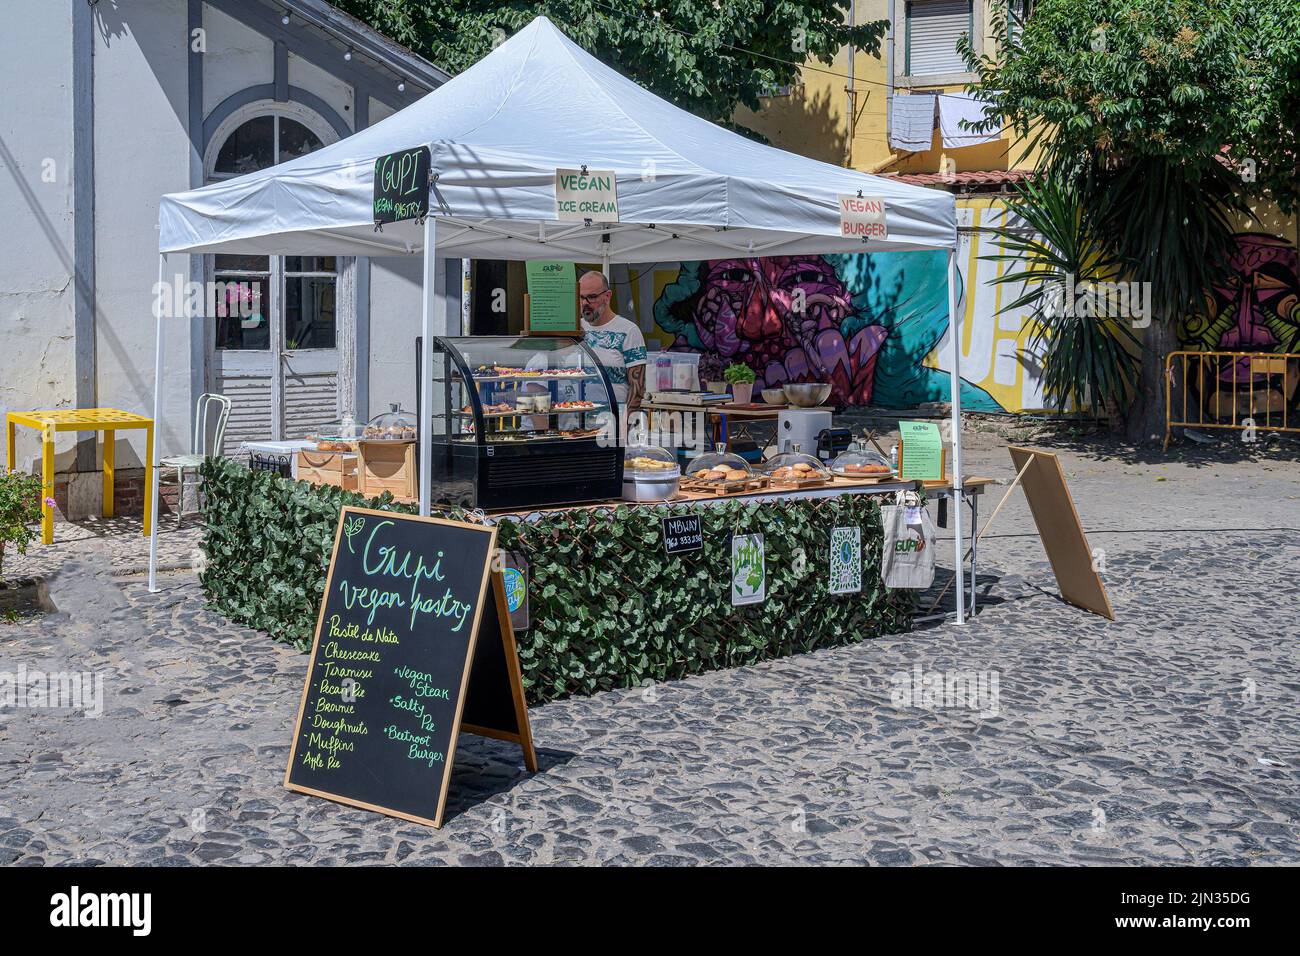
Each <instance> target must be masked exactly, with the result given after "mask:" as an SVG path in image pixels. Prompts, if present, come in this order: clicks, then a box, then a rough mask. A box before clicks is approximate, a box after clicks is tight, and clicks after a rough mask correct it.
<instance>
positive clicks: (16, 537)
mask: <svg viewBox="0 0 1300 956" xmlns="http://www.w3.org/2000/svg"><path fill="white" fill-rule="evenodd" d="M48 504H49V505H50V507H53V506H54V502H53V500H51V501H49V502H48ZM40 520H41V480H40V479H39V478H35V477H33V476H32V475H24V474H22V473H20V472H17V471H11V472H8V473H7V474H6V473H0V573H3V572H4V559H5V546H6V545H8V544H11V543H12V544H13V546H14V550H15V551H17V552H18V553H19V554H26V553H27V545H29V544H30V543H31V542H32V541H34V540H36V529H35V527H34V526H35V524H36V523H37V522H39V521H40Z"/></svg>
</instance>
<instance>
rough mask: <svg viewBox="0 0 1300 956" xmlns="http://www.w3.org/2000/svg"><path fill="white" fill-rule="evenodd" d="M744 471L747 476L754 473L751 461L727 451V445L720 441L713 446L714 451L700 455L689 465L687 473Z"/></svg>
mask: <svg viewBox="0 0 1300 956" xmlns="http://www.w3.org/2000/svg"><path fill="white" fill-rule="evenodd" d="M718 470H722V471H743V472H744V473H745V476H746V477H750V476H752V475H753V474H754V470H753V469H752V468H750V467H749V462H747V461H745V459H743V458H741V457H740V456H739V455H734V454H732V453H731V452H729V451H727V446H726V444H725V443H723V442H718V443H717V444H716V445H714V446H713V451H711V452H707V453H706V454H703V455H699V456H698V457H696V458H695V460H693V461H692V462H691V463H690V464H689V465H688V466H687V467H686V475H687V477H690V476H691V475H696V474H700V473H702V472H706V471H718Z"/></svg>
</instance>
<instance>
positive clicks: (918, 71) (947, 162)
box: [736, 0, 1032, 174]
mask: <svg viewBox="0 0 1300 956" xmlns="http://www.w3.org/2000/svg"><path fill="white" fill-rule="evenodd" d="M992 14H993V10H992V4H991V3H989V2H987V0H855V2H854V4H853V13H852V16H853V18H854V22H855V23H867V22H873V21H876V20H888V21H890V27H889V32H888V33H887V34H886V36H885V38H884V40H883V41H882V43H881V49H880V53H879V54H878V55H875V56H871V55H868V54H866V53H864V52H860V51H852V52H851V51H850V50H849V49H847V48H845V49H842V50H841V51H840V52H839V54H838V55H837V56H836V58H835V61H834V63H832V64H830V65H827V64H824V63H821V62H820V61H817V60H810V61H808V62H807V63H805V65H804V66H803V68H802V70H801V77H800V80H799V82H798V83H796V84H795V85H793V86H792V87H791V88H790V89H789V90H788V91H787V90H782V91H781V92H780V94H779V95H775V96H770V97H765V98H764V100H763V105H762V108H761V109H760V110H758V111H757V112H755V111H752V110H741V111H740V112H739V113H738V114H737V116H736V121H737V122H738V123H740V124H741V125H744V126H747V127H749V128H750V129H753V130H756V131H757V132H759V133H762V134H763V135H764V136H766V137H767V138H768V139H769V140H770V141H771V142H772V143H773V145H776V146H779V147H781V148H782V149H789V150H791V151H793V152H798V153H802V154H804V155H806V156H811V157H813V158H815V159H820V160H822V161H824V162H828V163H834V164H836V165H838V166H849V167H852V168H853V169H858V170H861V171H863V172H870V173H886V172H889V173H899V174H912V173H942V172H948V173H962V172H971V171H990V170H1013V169H1025V168H1029V167H1030V166H1032V162H1031V160H1030V159H1029V158H1027V157H1025V156H1023V155H1022V154H1023V153H1024V143H1023V140H1021V139H1019V138H1018V137H1016V136H1014V135H1013V134H1011V133H1009V132H1006V131H1004V132H1003V135H1002V137H1001V138H999V139H997V140H995V141H993V142H990V143H983V144H980V145H975V146H964V147H957V148H952V149H948V148H945V147H944V145H943V142H942V139H941V137H940V133H939V130H938V129H937V128H936V129H935V130H934V131H933V134H932V137H931V141H930V144H929V147H928V148H926V149H920V150H914V151H913V150H900V149H892V148H891V147H890V144H889V129H890V120H891V106H892V103H891V100H892V99H893V98H894V97H896V96H907V95H910V94H914V93H959V92H962V91H964V90H965V89H966V85H967V83H970V82H973V81H974V80H975V76H974V74H971V73H967V72H965V71H963V70H956V69H952V66H954V65H955V64H953V63H952V62H951V61H952V60H954V59H955V53H954V54H951V55H948V54H947V53H946V50H941V51H939V54H940V55H938V56H935V55H934V54H935V50H934V46H933V44H934V43H935V42H938V43H940V44H942V43H944V39H945V37H951V36H952V35H953V31H954V30H955V31H959V32H966V30H967V29H969V30H970V31H972V32H971V35H973V36H975V37H977V38H978V39H977V41H976V49H977V50H978V51H986V52H987V51H990V50H992V49H993V45H994V44H995V43H996V42H998V39H999V38H997V37H995V36H994V33H993V29H992ZM954 17H955V19H954ZM963 17H964V20H965V24H966V27H965V29H963V27H962V23H961V20H962V18H963ZM943 20H946V23H947V25H948V27H949V30H948V32H947V34H941V33H935V34H933V37H931V35H929V31H930V29H931V27H932V26H933V25H934V23H935V22H936V21H943ZM923 34H925V35H924V36H923ZM923 43H930V44H931V46H930V47H928V48H927V49H925V50H921V49H920V47H921V46H922V44H923ZM923 54H925V55H923ZM798 55H799V54H798V53H797V51H796V52H792V54H791V56H792V58H797V57H798Z"/></svg>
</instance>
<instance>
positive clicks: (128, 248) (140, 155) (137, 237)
mask: <svg viewBox="0 0 1300 956" xmlns="http://www.w3.org/2000/svg"><path fill="white" fill-rule="evenodd" d="M118 13H119V16H120V17H121V32H120V33H119V34H118V35H116V36H112V37H108V38H105V37H104V36H102V35H101V36H99V37H98V38H97V40H96V47H95V182H96V189H95V223H96V229H95V271H96V302H97V322H96V346H97V348H96V355H97V364H98V379H99V404H100V405H103V406H112V407H115V408H121V409H124V410H127V411H133V412H139V413H141V414H145V415H152V414H153V393H154V385H153V367H154V329H155V324H154V318H153V312H152V308H153V286H154V283H155V282H156V281H157V278H158V232H157V222H158V199H159V196H160V195H162V194H163V193H166V192H174V191H177V190H183V189H188V188H189V185H190V183H189V155H190V146H189V138H188V134H187V132H186V125H187V121H188V115H189V105H188V92H187V91H188V82H187V75H188V34H187V32H186V31H187V15H186V5H185V4H184V3H176V2H173V0H131V2H130V3H129V4H120V5H119V7H118ZM170 266H171V270H170V271H186V270H187V269H188V261H187V259H186V257H183V256H172V257H170ZM187 278H188V277H187ZM165 362H166V365H165V368H166V375H165V379H164V388H163V397H164V404H163V416H162V421H161V422H160V423H158V425H157V426H156V428H157V430H158V441H159V445H160V453H161V454H164V455H165V454H175V453H177V452H180V451H188V450H189V431H190V424H189V419H190V341H189V322H188V321H187V320H184V319H173V320H172V321H171V322H170V323H169V325H168V336H167V349H166V359H165ZM128 436H129V437H128ZM119 437H120V440H119V443H118V464H119V467H130V466H133V465H137V464H139V463H140V462H142V461H143V458H144V439H143V437H142V436H140V435H138V433H134V432H126V433H123V434H122V435H121V436H119ZM128 442H129V445H130V448H129V449H128V447H127V446H128Z"/></svg>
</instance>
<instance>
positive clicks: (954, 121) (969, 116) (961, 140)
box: [939, 93, 1002, 149]
mask: <svg viewBox="0 0 1300 956" xmlns="http://www.w3.org/2000/svg"><path fill="white" fill-rule="evenodd" d="M987 107H988V103H987V102H985V101H984V100H982V99H980V98H979V97H978V96H974V95H973V94H970V93H944V94H943V95H942V96H940V97H939V132H940V134H941V135H942V136H943V145H944V148H945V149H958V148H960V147H962V146H978V145H979V144H980V143H991V142H993V141H994V140H996V139H1001V137H1002V128H1001V126H1000V125H999V126H998V128H996V129H993V130H990V131H989V132H987V133H976V132H973V131H972V130H969V129H965V128H964V127H963V126H962V125H961V121H962V120H966V121H967V122H970V123H978V122H981V121H982V120H983V119H984V113H985V110H986V109H987Z"/></svg>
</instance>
